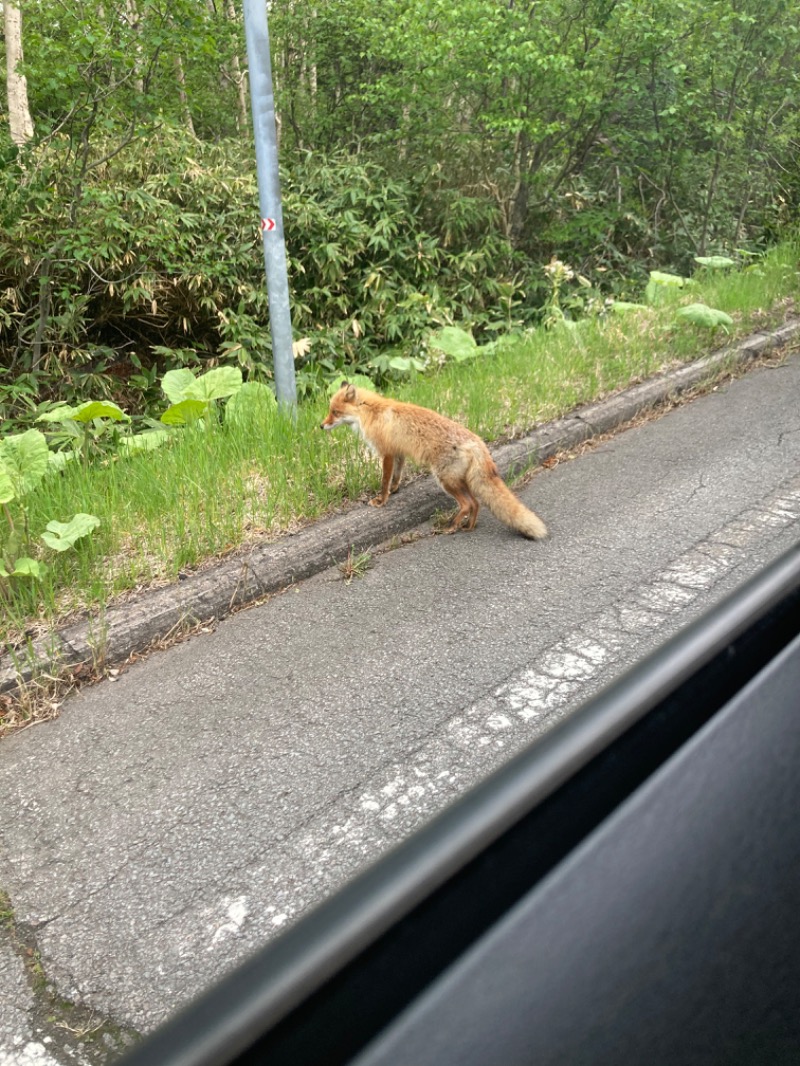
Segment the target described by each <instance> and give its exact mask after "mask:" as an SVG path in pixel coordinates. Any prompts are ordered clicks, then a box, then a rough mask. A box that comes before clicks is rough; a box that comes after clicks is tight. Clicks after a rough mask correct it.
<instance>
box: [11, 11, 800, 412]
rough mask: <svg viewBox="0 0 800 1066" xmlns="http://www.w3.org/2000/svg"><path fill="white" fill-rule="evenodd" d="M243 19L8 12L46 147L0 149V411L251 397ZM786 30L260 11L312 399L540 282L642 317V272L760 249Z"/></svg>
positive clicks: (573, 14)
mask: <svg viewBox="0 0 800 1066" xmlns="http://www.w3.org/2000/svg"><path fill="white" fill-rule="evenodd" d="M238 12H239V8H238V6H237V5H234V4H232V3H227V2H225V3H209V4H198V3H196V2H194V0H109V2H108V3H104V4H101V5H82V4H78V5H64V4H63V3H62V2H61V0H36V2H35V3H31V4H28V5H25V15H24V17H25V20H26V22H25V31H24V36H25V45H26V50H25V69H26V74H27V77H28V84H29V92H30V100H31V111H32V117H33V120H34V127H35V129H36V136H35V138H34V139H33V141H31V143H30V145H28V147H27V148H25V149H24V150H23V151H22V152H20V153H19V154H17V152H16V149H14V148H13V147H12V146H11V144H10V142H9V141H7V140H5V139H4V138H5V133H4V132H3V131H0V375H1V376H0V405H3V407H2V410H4V411H5V412H6V413H8V411H9V410H11V409H12V408H14V407H18V406H19V404H20V403H22V402H24V397H25V396H26V395H27V396H29V397H30V398H31V402H33V400H34V398H35V399H36V400H38V401H41V400H43V399H47V398H48V397H56V396H58V397H62V398H65V399H69V400H71V399H78V400H79V399H82V398H84V397H85V396H86V395H87V394H91V395H99V394H102V393H113V394H117V395H118V394H122V395H121V396H119V395H118V398H121V399H123V400H125V399H127V397H126V396H125V393H129V392H135V393H138V394H144V396H145V398H146V397H147V395H148V394H149V393H150V392H151V391H152V390H153V389H154V387H155V381H156V376H157V373H158V372H160V371H164V370H167V369H169V368H171V367H174V366H178V365H182V364H193V363H199V364H205V363H207V362H208V361H209V360H215V359H223V360H226V361H231V362H233V361H236V362H238V363H239V364H241V366H242V367H243V368H244V369H245V371H246V372H247V373H248V374H250V375H253V376H261V377H269V374H270V340H269V333H268V328H267V317H268V316H267V306H266V293H265V286H264V282H263V278H262V263H261V254H260V248H259V239H260V238H259V234H258V230H257V223H258V218H257V214H256V211H257V208H256V204H257V196H256V190H255V177H254V164H253V152H252V146H251V145H250V144H249V141H248V132H247V128H248V116H247V100H246V94H245V92H244V84H245V83H244V80H243V79H244V73H245V72H244V70H243V66H242V63H243V30H242V27H241V24H240V22H239V21H238V20H239V13H238ZM794 16H795V12H794V10H793V8H792V5H790V4H786V3H785V0H741V2H738V3H737V4H726V3H712V4H709V3H708V2H707V0H653V2H651V3H648V4H643V3H641V0H537V2H536V3H535V4H532V3H527V4H526V3H497V2H496V0H463V2H461V3H459V4H453V3H448V2H446V0H383V2H382V3H381V4H375V3H374V0H337V3H335V4H319V3H318V2H317V0H295V2H293V3H292V4H275V5H272V9H271V12H270V31H271V35H272V44H273V70H274V75H275V89H276V102H277V113H278V117H279V120H280V128H281V157H282V158H281V164H282V174H283V192H284V217H285V222H286V232H287V242H288V252H289V257H290V270H291V292H292V299H293V308H292V312H293V323H294V329H295V338H296V341H297V342H298V345H297V353H298V380H299V383H300V385H301V388H303V389H305V390H309V389H312V388H313V387H314V386H315V385H317V384H319V383H320V382H322V381H324V380H325V379H327V378H328V377H329V376H331V375H332V374H334V373H335V372H337V371H338V370H340V369H341V368H343V367H345V366H347V367H353V366H355V367H357V368H358V369H365V368H367V369H369V371H370V373H372V374H373V376H377V377H379V378H380V377H381V376H382V375H386V374H393V373H396V372H398V368H399V367H401V366H402V365H409V360H410V359H417V358H418V357H419V356H421V355H424V339H425V334H426V331H427V330H428V329H430V328H431V327H435V326H436V325H438V324H442V323H446V322H449V321H457V322H460V323H467V324H469V325H471V326H472V327H473V329H474V330H475V331H476V333H477V334H478V335H479V336H480V335H481V334H485V333H487V332H488V333H490V332H491V331H492V330H493V329H499V328H501V327H508V326H509V325H513V324H516V323H520V322H522V323H524V322H527V321H529V320H531V319H532V318H535V317H536V315H537V312H538V311H540V310H541V308H542V306H543V305H544V304H545V303H546V301H547V299H548V298H549V297H550V296H551V295H552V294H551V293H550V281H549V280H548V276H547V275H546V273H545V272H544V271H543V269H542V267H543V266H544V265H545V264H547V263H548V262H549V261H550V260H551V258H552V257H556V258H557V260H558V261H559V262H562V263H566V264H569V265H570V266H571V267H572V268H573V269H574V276H575V277H578V276H581V275H582V276H584V277H586V278H588V279H589V280H590V281H591V283H592V285H593V287H594V290H596V291H598V292H611V293H613V294H619V293H622V294H623V295H635V290H636V289H637V287H639V288H643V287H644V285H645V284H646V282H647V277H648V271H649V270H650V269H653V268H659V269H667V270H676V271H677V272H679V273H681V272H685V271H687V270H688V269H689V268H690V267H691V264H692V261H693V258H694V257H695V256H698V255H699V256H706V255H708V254H715V253H717V254H726V255H732V254H737V253H740V252H745V253H747V252H751V251H760V250H762V249H763V247H764V246H765V245H766V244H767V243H769V242H770V241H772V240H775V239H776V238H778V237H779V236H780V234H781V232H782V231H783V230H784V229H785V227H786V226H787V225H788V224H790V223H791V222H792V221H793V220H794V219H796V217H797V214H798V206H799V205H800V171H798V165H797V159H798V146H799V144H800V120H799V119H798V115H800V110H798V106H797V104H798V100H800V75H799V74H798V67H797V63H796V58H795V57H796V55H797V52H798V44H799V43H800V27H798V24H797V20H796V18H795V17H794ZM570 284H574V286H575V288H576V289H577V286H578V282H577V280H574V281H572V282H570ZM567 295H568V294H567V293H565V292H563V291H562V292H561V293H560V294H559V298H560V299H562V300H563V299H565V298H566V297H567ZM579 302H580V301H579ZM482 339H483V338H482ZM131 399H135V401H136V406H137V407H139V406H141V403H140V401H141V396H138V395H137V396H136V397H132V398H131Z"/></svg>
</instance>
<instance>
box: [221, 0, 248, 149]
mask: <svg viewBox="0 0 800 1066" xmlns="http://www.w3.org/2000/svg"><path fill="white" fill-rule="evenodd" d="M225 10H226V14H227V16H228V19H229V20H230V21H231V22H238V18H237V17H236V8H235V6H234V3H233V0H227V3H226V5H225ZM230 78H231V81H233V83H234V84H235V86H236V102H237V105H238V106H237V112H236V129H237V130H238V131H239V133H241V131H242V130H246V129H247V92H246V90H245V75H244V73H243V71H242V66H241V63H240V62H239V57H238V55H236V54H235V53H234V55H233V58H232V59H231V70H230Z"/></svg>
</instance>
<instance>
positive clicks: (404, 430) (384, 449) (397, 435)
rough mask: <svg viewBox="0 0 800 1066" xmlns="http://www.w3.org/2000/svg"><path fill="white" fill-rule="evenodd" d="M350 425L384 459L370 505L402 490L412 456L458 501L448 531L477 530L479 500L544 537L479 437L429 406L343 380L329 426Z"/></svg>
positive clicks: (525, 532) (519, 528)
mask: <svg viewBox="0 0 800 1066" xmlns="http://www.w3.org/2000/svg"><path fill="white" fill-rule="evenodd" d="M342 425H348V426H350V427H351V428H352V429H353V430H354V432H356V433H359V434H360V435H361V437H362V438H363V439H364V441H365V442H366V443H367V445H368V446H369V447H370V448H371V449H372V451H373V452H375V453H376V454H377V455H378V456H379V458H380V459H381V462H382V466H383V470H382V478H381V491H380V493H379V494H378V495H377V496H376V497H375V498H374V499H372V500H370V501H369V502H370V504H371V506H373V507H383V505H384V504H385V503H386V501H387V500H388V499H389V497H390V495H392V494H393V493H395V492H397V490H398V489H399V488H400V480H401V478H402V476H403V466H404V464H405V461H406V459H411V460H412V461H413V462H415V463H418V464H419V465H420V466H425V467H428V468H429V469H430V470H431V471H432V472H433V475H434V476H435V478H436V480H437V481H438V482H439V484H440V485H441V487H442V488H443V489H444V491H445V492H447V493H449V495H450V496H452V497H453V499H454V500H455V501H456V503H457V504H458V509H457V510H456V512H455V514H454V515H453V517H452V520H451V523H450V526H449V527H448V529H447V530H446V532H448V533H455V532H457V531H459V530H465V531H467V532H470V531H472V530H473V529H474V528H475V523H476V522H477V520H478V512H479V510H480V507H481V504H484V505H485V506H486V507H488V508H489V510H490V511H491V512H492V514H493V515H494V516H495V518H499V519H500V521H501V522H503V523H505V525H507V526H509V527H510V528H511V529H513V530H515V531H516V532H517V533H521V534H522V536H523V537H527V538H528V539H529V540H542V539H543V538H544V537H546V536H547V527H546V526H545V524H544V522H543V521H542V520H541V518H539V516H538V515H536V514H534V513H533V511H530V510H528V508H527V507H526V506H525V504H524V503H523V502H522V501H521V500H520V499H518V498H517V497H516V496H515V495H514V493H513V492H512V491H511V489H510V488H509V487H508V486H507V485H506V483H505V482H504V481H503V479H502V477H501V476H500V472H499V470H498V469H497V466H496V465H495V461H494V459H492V456H491V454H490V453H489V449H488V448H487V447H486V445H485V443H484V442H483V441H482V440H481V438H480V437H479V436H477V435H476V434H475V433H473V432H472V431H471V430H469V429H467V428H466V426H462V425H461V424H460V423H458V422H453V421H452V420H451V419H449V418H445V416H444V415H440V414H439V413H438V412H436V411H431V410H430V409H429V408H427V407H419V406H417V404H413V403H403V402H402V401H400V400H391V399H389V398H388V397H386V396H381V395H380V394H379V393H376V392H371V391H370V390H369V389H360V388H356V387H355V385H351V384H350V383H349V382H348V381H343V382H342V384H341V387H340V388H339V390H338V391H337V392H336V393H334V395H333V396H332V397H331V403H330V410H329V411H328V416H327V418H326V419H325V421H324V422H323V423H322V426H321V428H322V429H325V430H331V429H335V428H336V427H337V426H342Z"/></svg>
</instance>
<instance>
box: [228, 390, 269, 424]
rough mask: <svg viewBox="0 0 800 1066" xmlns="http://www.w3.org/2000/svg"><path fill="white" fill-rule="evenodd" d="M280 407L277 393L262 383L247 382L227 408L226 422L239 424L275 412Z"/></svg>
mask: <svg viewBox="0 0 800 1066" xmlns="http://www.w3.org/2000/svg"><path fill="white" fill-rule="evenodd" d="M277 406H278V401H277V400H276V399H275V393H274V392H273V391H272V389H271V388H270V387H269V385H264V384H263V382H261V381H246V382H245V383H244V385H242V387H241V388H240V389H239V391H238V392H236V393H234V395H233V396H231V398H230V400H228V403H227V404H226V406H225V421H226V422H239V421H241V420H242V419H246V418H253V417H257V416H258V415H264V414H267V413H268V412H271V411H274V410H275V408H276V407H277Z"/></svg>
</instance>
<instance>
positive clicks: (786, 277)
mask: <svg viewBox="0 0 800 1066" xmlns="http://www.w3.org/2000/svg"><path fill="white" fill-rule="evenodd" d="M797 255H798V249H797V246H796V244H785V245H782V246H780V247H778V248H776V249H774V250H773V251H772V252H771V253H770V254H769V255H768V256H767V257H766V258H765V259H764V260H763V261H761V262H760V263H759V264H758V265H757V266H756V267H754V268H751V269H750V270H749V271H747V272H744V271H742V272H734V273H716V274H706V275H704V276H703V275H699V276H698V279H697V285H696V286H695V287H692V288H691V290H676V291H675V292H669V293H667V294H666V296H665V300H666V302H665V303H664V304H663V305H661V306H659V307H656V308H652V309H649V310H646V311H642V312H636V313H634V314H630V315H625V316H621V315H613V314H611V315H608V316H605V317H603V318H601V319H592V320H587V321H585V322H583V323H582V324H581V325H580V326H579V328H578V329H576V330H567V329H565V328H557V329H555V330H552V331H545V330H543V329H542V330H538V331H535V332H533V333H530V334H528V335H527V336H525V337H523V338H517V339H516V340H513V341H508V342H506V343H505V344H504V345H503V346H502V347H501V348H500V349H499V350H498V351H496V352H495V353H494V354H492V355H487V356H482V357H479V358H478V359H475V360H472V361H471V362H469V363H464V364H460V365H449V366H446V367H444V368H443V369H442V370H440V371H438V372H435V373H431V374H427V375H420V376H418V377H417V378H415V379H414V380H412V381H409V382H406V383H404V384H402V385H400V386H398V387H397V388H395V389H392V390H391V391H392V393H393V395H395V396H396V397H397V398H399V399H403V400H408V401H411V402H413V403H418V404H422V405H423V406H427V407H433V408H436V409H437V410H439V411H441V412H442V413H444V414H448V415H450V416H451V417H454V418H457V419H459V420H461V421H463V422H465V423H467V424H468V425H469V426H470V427H471V428H472V429H473V430H475V432H477V433H479V434H480V435H481V436H482V437H484V438H485V439H486V440H489V441H492V440H498V439H501V438H509V437H514V436H519V435H521V434H522V433H524V432H526V431H528V430H529V429H531V428H532V427H533V426H534V425H536V424H539V423H542V422H545V421H548V420H550V419H552V418H556V417H559V416H561V415H563V414H565V413H566V412H568V411H569V410H571V409H572V408H574V407H575V406H576V405H578V404H581V403H584V402H587V401H589V400H593V399H596V398H598V397H599V396H602V395H604V394H607V393H609V392H613V391H614V390H617V389H620V388H622V387H624V386H625V385H627V384H629V383H630V382H631V381H634V380H637V379H640V378H645V377H648V376H650V375H652V374H653V373H655V372H657V371H659V370H661V369H664V368H666V367H669V366H672V365H675V364H677V363H681V362H686V361H688V360H691V359H693V358H696V357H697V356H699V355H701V354H704V353H705V352H707V351H708V350H709V349H711V348H713V347H715V346H719V345H721V344H722V343H724V342H725V340H726V339H727V338H726V336H725V334H724V333H722V332H721V331H715V332H714V333H713V334H709V333H708V332H707V331H703V330H700V329H698V328H697V327H695V326H692V325H691V324H689V323H681V324H676V323H675V319H674V310H675V307H676V306H677V305H678V304H681V303H691V302H696V301H702V302H705V303H707V304H708V305H709V306H711V307H716V308H719V309H720V310H723V311H727V312H728V313H729V314H730V315H732V316H733V318H734V319H735V322H736V326H735V335H744V334H746V333H748V332H750V331H752V330H753V329H754V328H763V327H766V326H768V325H771V324H775V323H777V322H779V321H780V320H781V318H782V316H783V314H784V312H785V309H786V306H787V303H786V302H787V301H788V300H790V299H791V298H792V297H793V296H795V295H796V294H797V292H798V280H799V279H798V270H797ZM387 391H388V390H387ZM326 407H327V402H326V400H325V398H323V397H320V398H319V399H317V400H315V401H314V402H308V403H305V404H302V405H301V406H300V409H299V410H298V412H297V417H296V419H292V418H291V417H287V416H282V415H277V414H273V415H272V416H269V417H268V416H265V417H263V418H260V419H257V420H251V421H249V422H244V423H242V424H237V425H236V426H228V425H224V424H216V423H214V424H211V425H205V424H202V425H197V426H195V427H192V428H189V429H187V430H186V431H185V432H183V433H181V434H177V435H176V440H175V442H174V444H172V445H171V446H169V447H166V448H164V449H162V450H161V451H159V452H155V453H149V454H139V455H136V456H131V457H116V458H110V459H106V460H102V461H100V462H98V461H95V462H93V463H92V464H90V465H89V466H88V468H87V467H84V466H82V465H80V464H78V463H72V464H70V465H69V466H68V467H67V469H66V470H65V471H64V472H63V473H62V474H60V475H58V476H55V477H50V478H47V479H45V481H44V482H43V483H42V486H41V488H40V489H39V490H37V491H36V492H35V493H33V494H31V496H30V497H29V498H28V507H29V512H28V524H29V528H30V529H31V530H32V531H33V532H34V533H35V534H36V536H35V537H34V538H33V542H32V543H33V544H34V546H35V545H36V544H37V543H38V534H39V533H40V532H41V530H42V529H44V527H45V525H46V523H47V522H48V521H50V520H51V519H53V518H57V519H59V520H61V521H64V520H65V519H66V518H68V517H70V516H71V515H72V514H74V513H76V512H78V511H86V512H89V513H91V514H95V515H97V516H98V517H99V518H100V520H101V526H100V527H99V529H97V530H96V532H95V533H94V535H93V536H92V537H90V538H87V539H86V540H85V541H82V542H80V543H79V545H78V550H76V551H70V552H65V553H63V554H62V555H59V556H57V557H54V553H52V552H47V551H45V550H44V549H43V550H42V551H41V552H39V551H38V549H34V550H35V554H39V555H40V556H41V557H42V558H43V559H44V561H45V562H46V563H47V565H48V567H49V568H50V569H49V572H48V575H47V577H46V579H45V580H44V581H43V582H42V583H41V584H40V585H37V584H35V583H33V582H30V583H23V582H22V581H17V582H14V583H7V586H6V590H5V593H4V601H3V602H0V611H2V615H3V621H2V623H0V638H2V640H3V641H4V642H6V643H7V642H11V641H19V640H20V639H21V638H22V637H23V635H24V634H25V632H26V631H27V632H28V633H35V632H36V631H37V630H42V629H46V628H47V627H48V626H51V625H52V624H53V623H54V622H55V621H57V620H63V619H65V618H67V617H68V616H70V615H71V614H73V613H75V612H80V611H85V610H87V609H88V610H91V611H99V610H102V608H103V607H104V606H105V605H107V604H108V603H109V602H111V601H112V600H113V599H114V598H115V597H118V596H120V595H121V594H124V593H126V592H129V591H130V590H132V589H137V588H139V587H142V586H145V585H151V584H158V583H165V582H169V581H172V580H175V579H176V578H177V576H178V574H179V573H180V572H181V571H182V570H184V569H187V568H192V567H197V566H200V565H202V564H203V563H206V562H207V561H208V560H210V559H213V558H215V557H218V556H221V555H224V554H225V553H227V552H230V551H232V550H234V549H236V548H238V547H241V546H242V545H243V544H245V543H247V542H252V541H254V540H256V539H258V538H263V537H265V536H273V537H274V536H278V535H280V534H281V533H283V532H286V531H292V530H295V529H297V528H298V527H299V526H300V525H302V524H303V523H306V522H309V521H313V520H314V519H316V518H319V517H320V516H321V515H324V514H327V513H330V512H331V511H334V510H336V509H337V508H340V507H342V506H343V505H344V504H345V503H346V502H347V501H349V500H354V499H358V498H360V497H363V496H365V495H366V494H367V493H374V492H375V491H376V489H377V486H378V484H379V472H378V464H377V463H376V462H375V460H374V458H371V457H369V456H368V455H367V454H366V453H365V450H364V449H363V447H362V446H361V445H360V444H359V442H358V441H357V439H356V438H355V436H354V435H353V434H351V433H349V432H347V431H345V430H339V431H338V432H337V433H333V434H329V433H323V432H322V431H321V430H320V429H319V423H320V421H321V420H322V418H323V416H324V413H325V410H326ZM12 515H13V516H14V521H15V524H16V525H17V526H18V527H20V526H21V524H22V516H21V514H20V513H19V511H12ZM4 526H5V520H4V519H3V517H2V514H1V513H0V530H2V534H3V535H5V532H6V530H5V528H3V527H4Z"/></svg>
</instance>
